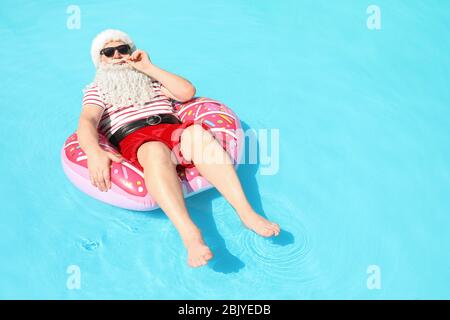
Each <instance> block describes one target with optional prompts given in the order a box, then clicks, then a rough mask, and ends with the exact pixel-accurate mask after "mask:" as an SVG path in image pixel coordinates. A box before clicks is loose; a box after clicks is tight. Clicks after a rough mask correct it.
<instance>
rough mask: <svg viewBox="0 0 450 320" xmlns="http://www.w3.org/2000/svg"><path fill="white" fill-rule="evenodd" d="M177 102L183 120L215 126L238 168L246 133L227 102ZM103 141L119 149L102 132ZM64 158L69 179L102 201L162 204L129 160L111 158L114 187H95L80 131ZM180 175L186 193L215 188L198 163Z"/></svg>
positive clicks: (142, 206)
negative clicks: (200, 169)
mask: <svg viewBox="0 0 450 320" xmlns="http://www.w3.org/2000/svg"><path fill="white" fill-rule="evenodd" d="M174 103H175V108H176V110H177V114H178V116H179V117H180V119H181V120H182V121H183V122H185V121H190V120H194V121H195V122H198V123H201V122H202V123H203V124H206V125H207V126H208V127H209V128H210V129H211V132H212V133H213V134H214V137H215V138H216V140H218V141H219V142H220V143H221V144H222V146H223V147H224V149H225V150H226V151H227V152H228V154H229V155H230V157H231V158H232V159H233V161H234V166H235V168H236V169H237V167H238V164H239V162H240V157H241V152H242V139H243V135H242V130H241V124H240V121H239V119H238V118H237V116H236V115H235V113H234V112H233V111H232V110H231V109H230V108H228V107H227V106H225V105H224V104H222V103H220V102H218V101H215V100H212V99H208V98H194V99H192V100H190V101H188V102H185V103H180V102H177V101H174ZM99 144H100V146H101V147H102V148H103V149H104V150H107V151H111V152H114V153H118V151H117V149H116V148H115V147H114V146H113V145H112V144H110V143H109V142H108V140H107V139H106V138H105V136H103V135H102V134H101V133H99ZM61 162H62V166H63V169H64V172H65V173H66V175H67V177H68V178H69V180H70V181H71V182H72V183H73V184H74V185H75V186H76V187H77V188H78V189H80V190H81V191H83V192H85V193H87V194H88V195H90V196H92V197H94V198H96V199H98V200H100V201H103V202H106V203H109V204H111V205H114V206H117V207H121V208H124V209H130V210H137V211H149V210H154V209H157V208H159V206H158V205H157V203H156V202H155V200H154V199H153V198H152V196H151V195H150V194H149V193H148V192H147V189H146V187H145V183H144V173H143V172H142V171H141V170H139V169H137V168H136V167H135V166H133V165H132V164H131V163H130V162H129V161H126V160H125V161H124V162H123V163H115V162H111V164H112V166H111V189H109V190H108V191H107V192H101V191H100V190H99V189H97V188H96V187H94V186H93V185H92V184H91V182H90V179H89V172H88V168H87V157H86V154H85V153H84V152H83V150H82V149H81V148H80V146H79V145H78V139H77V135H76V133H73V134H72V135H71V136H70V137H69V138H68V139H67V140H66V142H65V143H64V146H63V148H62V151H61ZM178 177H179V179H180V182H181V186H182V188H183V194H184V196H185V197H189V196H192V195H194V194H196V193H199V192H202V191H205V190H208V189H210V188H212V185H211V184H210V183H209V182H208V181H207V180H206V179H205V178H203V177H202V176H201V175H200V174H199V172H198V170H197V168H195V166H194V167H192V168H186V169H185V170H183V171H181V172H178Z"/></svg>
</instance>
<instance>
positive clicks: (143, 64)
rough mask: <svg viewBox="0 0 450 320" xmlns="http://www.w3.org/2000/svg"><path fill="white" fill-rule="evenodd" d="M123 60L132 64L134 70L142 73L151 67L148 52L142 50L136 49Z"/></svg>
mask: <svg viewBox="0 0 450 320" xmlns="http://www.w3.org/2000/svg"><path fill="white" fill-rule="evenodd" d="M125 62H126V63H128V64H130V65H132V66H133V67H134V68H135V69H136V70H139V71H141V72H144V73H145V72H146V71H148V70H149V69H150V68H151V67H153V64H152V62H151V61H150V58H149V57H148V54H147V53H146V52H145V51H143V50H136V51H135V52H133V54H132V55H131V56H129V57H128V58H127V59H126V60H125Z"/></svg>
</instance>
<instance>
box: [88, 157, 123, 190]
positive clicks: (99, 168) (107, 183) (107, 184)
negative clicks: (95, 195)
mask: <svg viewBox="0 0 450 320" xmlns="http://www.w3.org/2000/svg"><path fill="white" fill-rule="evenodd" d="M111 160H112V161H114V162H117V163H120V162H122V161H123V160H124V158H123V156H122V155H120V154H119V155H116V154H114V153H111V152H109V151H104V150H100V151H97V152H93V153H91V154H89V155H88V170H89V178H90V180H91V183H92V185H93V186H94V187H97V188H98V189H99V190H100V191H108V190H109V189H111V175H110V172H111Z"/></svg>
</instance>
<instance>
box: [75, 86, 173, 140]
mask: <svg viewBox="0 0 450 320" xmlns="http://www.w3.org/2000/svg"><path fill="white" fill-rule="evenodd" d="M152 85H153V90H154V91H155V94H156V95H155V97H154V98H153V100H152V101H150V102H146V103H145V104H144V106H143V107H142V108H141V109H137V108H136V107H135V106H134V105H130V106H127V107H123V108H119V109H115V110H112V109H111V108H112V105H111V104H105V103H104V101H103V99H102V98H101V96H100V94H99V92H98V87H97V85H96V84H95V83H90V84H89V85H88V86H87V87H86V89H85V90H84V95H83V102H82V105H83V106H85V105H86V104H93V105H96V106H98V107H100V108H102V109H103V114H102V117H101V119H100V122H99V124H98V127H97V128H98V130H99V131H100V132H101V133H103V134H104V135H105V136H106V137H107V138H108V139H109V137H110V136H111V135H112V134H114V132H116V131H117V130H118V129H119V128H120V127H121V126H123V125H125V124H127V123H129V122H132V121H134V120H138V119H143V118H147V117H148V116H151V115H153V114H160V113H170V114H174V115H177V113H176V110H175V108H174V106H173V104H172V102H173V100H172V99H171V98H169V97H167V96H166V95H165V94H164V93H163V92H162V91H161V82H159V81H156V80H155V81H153V82H152Z"/></svg>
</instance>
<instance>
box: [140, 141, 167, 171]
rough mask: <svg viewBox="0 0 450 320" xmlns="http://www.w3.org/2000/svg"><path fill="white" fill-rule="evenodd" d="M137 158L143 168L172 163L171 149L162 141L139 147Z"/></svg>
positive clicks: (147, 143)
mask: <svg viewBox="0 0 450 320" xmlns="http://www.w3.org/2000/svg"><path fill="white" fill-rule="evenodd" d="M137 157H138V160H139V163H140V164H141V165H142V166H143V167H145V166H148V165H151V164H161V163H168V162H170V149H169V147H167V146H166V145H165V144H164V143H163V142H161V141H149V142H145V143H143V144H142V145H141V146H140V147H139V149H138V151H137Z"/></svg>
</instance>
